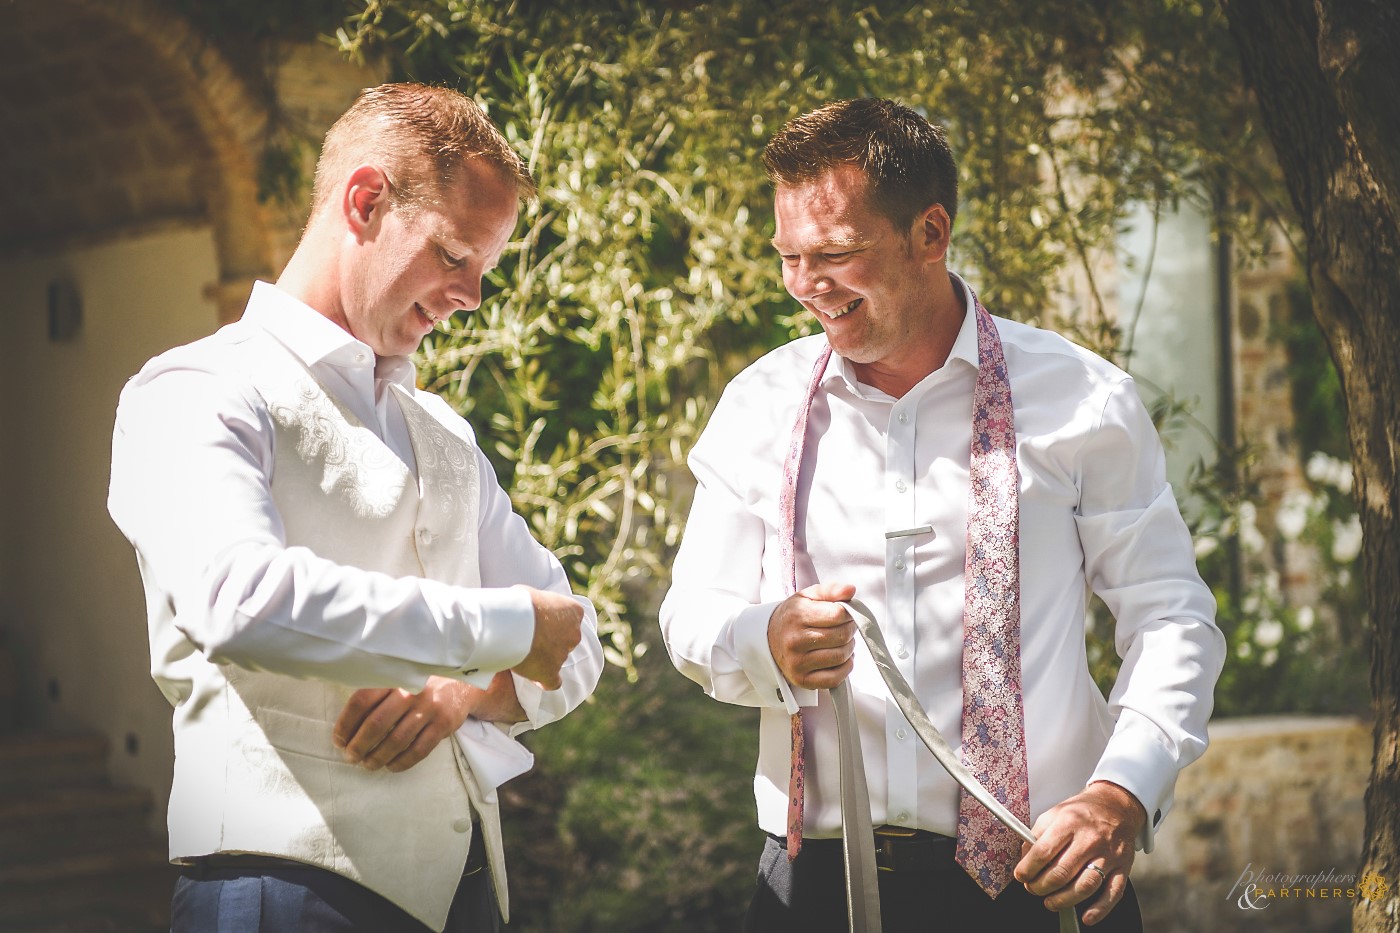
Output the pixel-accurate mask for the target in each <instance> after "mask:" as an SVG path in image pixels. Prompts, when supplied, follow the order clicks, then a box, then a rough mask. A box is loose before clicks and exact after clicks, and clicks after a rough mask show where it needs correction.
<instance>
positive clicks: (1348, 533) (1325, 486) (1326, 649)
mask: <svg viewBox="0 0 1400 933" xmlns="http://www.w3.org/2000/svg"><path fill="white" fill-rule="evenodd" d="M1222 463H1223V464H1230V463H1234V464H1235V468H1236V469H1237V471H1238V476H1237V478H1235V479H1233V480H1231V479H1227V480H1224V481H1222V480H1221V478H1220V477H1218V476H1216V477H1212V476H1210V475H1209V471H1204V470H1202V471H1199V472H1198V476H1197V481H1196V483H1195V485H1194V487H1193V492H1194V494H1195V501H1197V502H1198V503H1200V506H1201V507H1200V509H1199V514H1198V515H1197V516H1196V517H1195V520H1194V531H1195V537H1196V553H1197V560H1198V564H1199V566H1200V569H1201V574H1202V576H1204V577H1205V579H1206V580H1207V581H1208V582H1210V583H1211V584H1212V589H1213V591H1214V592H1215V595H1216V600H1217V603H1218V609H1217V616H1216V620H1217V622H1218V623H1219V625H1220V628H1221V631H1222V632H1224V634H1225V640H1226V645H1227V647H1228V650H1229V657H1228V658H1227V661H1226V664H1225V669H1224V672H1223V673H1222V674H1221V678H1220V684H1219V686H1218V688H1217V690H1216V711H1217V715H1223V716H1233V715H1248V714H1259V713H1281V712H1309V713H1339V714H1361V713H1364V712H1365V711H1366V709H1367V707H1368V706H1369V703H1370V695H1369V691H1368V689H1367V678H1366V669H1367V664H1366V652H1365V645H1366V640H1367V635H1368V631H1367V629H1368V625H1369V623H1368V621H1367V616H1366V601H1365V591H1364V587H1363V586H1362V582H1363V581H1362V580H1361V577H1360V569H1361V568H1360V563H1359V562H1358V561H1357V556H1358V555H1359V554H1360V551H1361V525H1360V521H1359V518H1358V516H1357V512H1356V504H1355V502H1354V500H1353V499H1352V496H1351V464H1349V463H1346V462H1344V461H1340V460H1336V459H1335V458H1332V457H1329V456H1328V455H1326V454H1324V453H1315V454H1313V455H1312V457H1311V458H1310V459H1309V461H1308V464H1307V469H1306V475H1307V480H1308V483H1307V489H1306V490H1305V491H1298V492H1294V493H1290V494H1288V495H1287V496H1285V498H1284V500H1283V501H1282V502H1281V503H1280V504H1279V506H1278V508H1277V509H1276V510H1274V511H1273V512H1272V514H1264V513H1261V511H1260V509H1259V508H1258V506H1256V504H1255V503H1256V501H1258V499H1259V498H1260V495H1259V490H1258V488H1257V487H1256V486H1255V485H1254V483H1253V481H1252V479H1251V472H1252V470H1251V466H1252V456H1251V455H1250V453H1249V451H1248V450H1244V451H1240V452H1237V453H1235V454H1234V455H1232V456H1228V457H1225V458H1223V459H1222ZM1226 468H1227V467H1225V466H1222V465H1217V467H1216V470H1217V471H1218V470H1221V469H1226ZM1300 563H1301V564H1305V565H1309V566H1311V567H1312V569H1313V576H1314V577H1315V578H1316V581H1317V586H1316V590H1317V592H1316V598H1315V599H1312V600H1309V601H1306V602H1299V601H1296V599H1290V598H1289V597H1288V595H1287V594H1286V593H1285V591H1284V588H1283V586H1282V581H1281V579H1280V571H1279V569H1278V568H1280V567H1288V566H1290V565H1292V566H1297V565H1298V564H1300Z"/></svg>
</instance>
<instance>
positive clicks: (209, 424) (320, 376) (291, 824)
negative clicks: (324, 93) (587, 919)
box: [108, 84, 602, 933]
mask: <svg viewBox="0 0 1400 933" xmlns="http://www.w3.org/2000/svg"><path fill="white" fill-rule="evenodd" d="M532 194H533V183H532V182H531V180H530V176H529V173H528V171H527V170H526V168H525V166H524V164H523V163H522V162H521V160H520V158H519V157H518V156H517V155H516V154H515V153H514V151H512V150H511V148H510V146H509V145H508V144H507V142H506V141H505V139H504V138H503V137H502V136H501V134H500V133H499V132H498V131H497V130H496V128H495V127H494V126H492V124H491V122H490V121H489V120H488V119H487V118H486V116H485V114H484V113H483V112H482V111H481V109H480V108H479V107H478V106H477V105H476V104H475V103H473V102H472V101H471V100H470V99H468V98H466V97H464V96H463V95H461V94H459V93H457V92H455V91H450V90H446V89H442V88H430V87H424V86H422V85H412V84H390V85H384V86H381V87H376V88H370V89H368V90H366V91H364V92H362V93H361V95H360V97H359V98H358V99H357V100H356V102H355V104H354V105H353V106H352V107H351V108H350V109H349V110H348V111H347V112H346V113H345V115H344V116H342V117H341V118H340V119H339V120H338V121H337V122H336V124H335V125H334V126H333V127H332V128H331V130H330V132H329V133H328V134H327V136H326V141H325V145H324V147H323V149H322V153H321V158H320V161H319V163H318V165H317V169H316V182H315V190H314V193H313V203H312V209H311V217H310V220H309V222H308V223H307V226H306V230H305V232H304V233H303V236H302V239H301V241H300V243H299V244H298V246H297V249H296V251H295V253H294V255H293V256H292V258H291V261H290V262H289V263H288V265H287V267H286V269H285V270H284V271H283V273H282V275H281V277H280V278H279V279H278V281H277V284H276V285H271V284H268V283H264V282H259V283H258V284H257V285H256V286H255V287H254V289H253V294H252V297H251V299H250V300H249V302H248V307H247V310H246V311H245V312H244V315H243V318H242V320H241V321H239V322H238V323H236V324H231V325H229V326H228V327H225V328H223V329H222V330H220V331H219V332H218V333H216V334H214V335H213V336H211V337H208V338H206V339H204V340H201V341H198V342H196V343H193V344H190V345H188V346H185V347H179V348H176V349H174V350H171V351H169V352H167V353H165V354H162V355H161V356H159V357H156V358H155V359H154V360H152V361H151V362H150V363H148V364H147V365H146V366H145V368H143V369H142V371H141V372H140V373H139V374H138V375H137V376H135V377H134V378H133V379H132V380H131V382H130V383H128V385H127V387H126V389H125V390H124V391H123V392H122V398H121V402H120V405H119V408H118V411H117V423H116V431H115V436H114V440H113V453H112V483H111V490H110V496H109V503H108V504H109V509H110V511H111V513H112V517H113V518H114V519H115V521H116V523H117V525H118V526H119V527H120V528H121V529H122V531H123V533H125V534H126V536H127V537H128V539H130V541H131V542H132V544H133V545H134V547H135V549H136V555H137V560H138V563H139V565H140V569H141V575H142V579H143V581H144V583H145V587H146V594H147V602H148V610H149V631H150V638H151V658H152V673H153V676H154V677H155V680H156V682H157V684H159V686H160V688H161V690H162V691H163V692H164V693H165V696H166V698H167V699H169V700H170V702H171V704H172V705H173V706H174V708H175V714H174V726H175V756H176V761H175V779H174V786H173V788H172V791H171V797H170V812H169V825H170V854H171V858H172V860H173V861H175V862H177V863H179V864H180V865H182V866H183V868H182V871H181V877H180V879H179V881H178V882H177V885H176V889H175V894H174V899H173V902H172V913H173V920H172V930H174V931H178V933H208V931H214V930H217V931H220V933H242V931H276V933H281V931H287V933H292V931H296V933H332V931H335V933H348V931H362V933H399V931H403V933H409V931H412V933H420V931H425V930H429V929H431V930H443V929H444V928H446V929H448V930H452V931H458V933H477V931H486V930H495V929H497V928H498V927H499V924H500V922H501V919H502V914H507V915H508V902H507V900H506V882H505V862H504V856H503V852H502V840H501V827H500V817H499V813H498V801H497V795H496V788H497V787H498V786H499V785H500V784H501V783H503V782H504V781H506V780H509V779H510V778H511V777H514V776H516V775H518V774H520V773H521V772H523V771H525V770H528V769H529V767H530V766H531V764H532V758H531V756H530V754H529V753H528V752H527V751H526V750H525V749H524V747H523V746H521V745H520V744H519V743H518V742H516V741H515V739H514V736H516V735H517V734H519V733H520V732H522V731H524V730H525V729H530V728H535V727H538V726H541V725H544V724H545V723H548V722H551V721H553V720H555V719H558V718H559V717H560V716H563V715H564V714H565V713H567V712H569V711H570V710H572V709H573V708H575V707H576V706H578V704H579V703H581V702H582V701H583V700H584V699H585V698H586V697H587V696H588V695H589V694H590V693H591V692H592V691H593V688H594V687H595V686H596V684H597V681H598V677H599V675H600V673H601V670H602V651H601V646H600V645H599V642H598V638H597V635H596V632H595V629H596V615H595V613H594V610H593V607H592V605H591V604H590V603H589V602H588V600H586V599H584V598H582V597H576V596H573V595H572V594H571V592H570V589H569V585H568V581H567V580H566V578H565V576H564V572H563V569H562V567H561V566H560V565H559V562H558V561H557V560H556V559H555V558H554V556H553V555H552V554H550V553H549V552H548V551H546V550H545V549H544V548H543V547H541V546H540V545H539V544H538V543H537V542H536V541H535V540H534V539H533V538H532V537H531V536H530V533H529V531H528V530H527V528H526V525H525V523H524V521H522V520H521V518H520V517H519V516H518V515H516V514H515V513H514V512H513V511H512V509H511V504H510V500H509V499H508V497H507V496H506V494H505V492H504V491H503V490H502V489H501V487H500V486H499V485H498V484H497V482H496V479H495V474H494V472H493V470H492V467H491V465H490V463H489V462H488V461H487V459H486V457H485V456H484V455H483V454H482V451H481V448H480V446H479V444H478V443H477V441H476V438H475V436H474V435H473V433H472V431H471V428H470V427H469V426H468V425H467V424H466V423H465V422H464V421H462V419H461V418H459V417H458V416H457V415H456V414H455V413H454V412H453V411H452V410H451V409H450V408H449V407H448V405H447V404H446V403H445V402H444V401H442V400H441V399H439V398H437V397H435V396H433V395H430V394H428V393H425V392H422V391H419V390H418V389H417V388H416V387H415V385H414V368H413V364H412V363H411V361H410V360H409V359H408V354H409V353H412V352H413V351H414V350H415V349H416V348H417V347H418V345H419V343H420V342H421V341H422V340H423V337H424V336H425V335H426V334H427V333H428V332H429V331H430V330H431V329H432V328H433V327H434V325H435V324H437V323H438V322H441V321H442V320H444V319H445V318H447V317H448V316H450V315H452V314H453V313H455V312H457V311H471V310H473V309H475V308H476V307H477V306H478V305H479V304H480V303H481V280H482V276H483V274H485V273H486V272H487V271H489V270H490V269H491V268H492V267H493V266H494V265H495V264H496V263H497V261H498V260H499V259H500V257H501V254H502V252H503V251H504V249H505V247H506V244H507V241H508V240H509V239H510V236H511V234H512V232H513V231H514V229H515V224H516V218H517V211H518V205H519V201H520V199H521V197H522V196H525V197H528V196H531V195H532Z"/></svg>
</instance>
